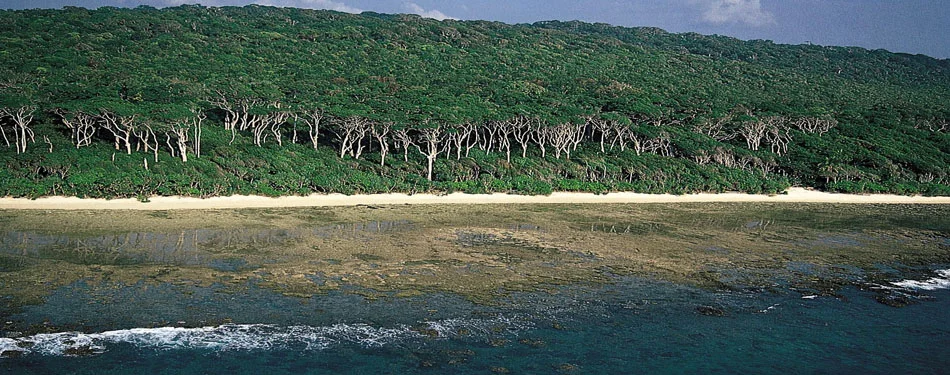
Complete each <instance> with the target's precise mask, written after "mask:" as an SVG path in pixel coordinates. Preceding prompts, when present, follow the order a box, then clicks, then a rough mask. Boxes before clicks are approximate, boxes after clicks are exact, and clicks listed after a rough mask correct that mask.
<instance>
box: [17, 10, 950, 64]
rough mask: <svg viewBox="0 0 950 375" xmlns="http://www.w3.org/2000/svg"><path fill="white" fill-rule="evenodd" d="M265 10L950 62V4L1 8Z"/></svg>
mask: <svg viewBox="0 0 950 375" xmlns="http://www.w3.org/2000/svg"><path fill="white" fill-rule="evenodd" d="M195 3H200V4H202V5H205V6H224V5H246V4H251V3H255V4H261V5H272V6H283V7H298V8H313V9H332V10H338V11H342V12H350V13H359V12H362V11H374V12H379V13H414V14H420V15H422V16H424V17H429V18H435V19H447V18H452V19H461V20H476V19H477V20H491V21H501V22H506V23H531V22H536V21H547V20H562V21H570V20H581V21H586V22H603V23H609V24H612V25H617V26H653V27H659V28H662V29H665V30H667V31H671V32H698V33H701V34H719V35H728V36H732V37H736V38H739V39H745V40H749V39H768V40H772V41H775V42H777V43H789V44H803V43H813V44H820V45H836V46H858V47H864V48H869V49H878V48H883V49H886V50H889V51H893V52H905V53H913V54H917V53H920V54H925V55H929V56H933V57H937V58H943V59H946V58H950V37H947V32H948V30H950V1H948V0H653V1H651V0H587V1H581V0H255V1H252V0H198V1H196V0H0V9H29V8H61V7H63V6H82V7H86V8H96V7H100V6H117V7H135V6H138V5H150V6H154V7H166V6H175V5H181V4H195Z"/></svg>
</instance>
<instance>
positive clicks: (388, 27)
mask: <svg viewBox="0 0 950 375" xmlns="http://www.w3.org/2000/svg"><path fill="white" fill-rule="evenodd" d="M0 57H2V58H0V130H3V132H2V133H3V138H4V142H5V145H6V146H8V147H6V148H0V163H2V164H3V169H2V170H0V195H12V196H42V195H50V194H67V195H78V196H108V197H117V196H142V197H145V196H149V195H155V194H161V195H168V194H186V195H200V196H208V195H222V194H235V193H245V194H247V193H257V194H268V195H280V194H307V193H311V192H345V193H361V192H388V191H408V192H417V191H456V190H461V191H468V192H485V191H517V192H523V193H546V192H550V191H552V190H577V191H597V192H606V191H616V190H634V191H644V192H676V193H682V192H695V191H725V190H739V191H748V192H776V191H781V190H782V189H784V188H785V187H787V186H789V185H793V184H794V185H803V186H811V187H817V188H822V189H827V190H833V191H847V192H897V193H904V194H916V193H923V194H941V195H948V194H950V187H948V183H950V167H948V166H950V134H948V133H950V125H948V121H950V104H948V103H950V101H948V99H950V61H948V60H937V59H933V58H930V57H926V56H921V55H916V56H915V55H906V54H894V53H890V52H887V51H883V50H874V51H869V50H865V49H861V48H854V47H823V46H814V45H800V46H791V45H781V44H774V43H772V42H769V41H740V40H737V39H733V38H728V37H721V36H704V35H699V34H671V33H667V32H665V31H663V30H659V29H656V28H623V27H613V26H609V25H603V24H587V23H582V22H540V23H536V24H532V25H507V24H502V23H497V22H486V21H453V20H446V21H436V20H431V19H425V18H421V17H419V16H414V15H385V14H376V13H363V14H361V15H353V14H345V13H339V12H333V11H321V10H305V9H293V8H274V7H265V6H256V5H252V6H247V7H223V8H216V7H203V6H179V7H174V8H164V9H155V8H150V7H139V8H135V9H120V8H113V7H103V8H100V9H98V10H87V9H83V8H74V7H67V8H64V9H62V10H24V11H0Z"/></svg>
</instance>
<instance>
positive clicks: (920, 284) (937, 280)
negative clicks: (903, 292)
mask: <svg viewBox="0 0 950 375" xmlns="http://www.w3.org/2000/svg"><path fill="white" fill-rule="evenodd" d="M891 284H894V285H896V286H898V287H901V288H905V289H916V290H937V289H950V269H946V270H937V277H932V278H929V279H927V280H903V281H897V282H892V283H891Z"/></svg>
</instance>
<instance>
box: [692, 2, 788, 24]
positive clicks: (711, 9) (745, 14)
mask: <svg viewBox="0 0 950 375" xmlns="http://www.w3.org/2000/svg"><path fill="white" fill-rule="evenodd" d="M697 3H698V4H700V5H702V6H703V7H704V8H705V9H704V10H703V21H706V22H709V23H712V24H717V25H721V24H726V23H742V24H746V25H749V26H756V27H758V26H766V25H772V24H775V16H774V15H773V14H772V13H771V12H769V11H767V10H765V9H762V2H761V1H760V0H699V1H697Z"/></svg>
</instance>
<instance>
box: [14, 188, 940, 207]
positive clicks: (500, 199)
mask: <svg viewBox="0 0 950 375" xmlns="http://www.w3.org/2000/svg"><path fill="white" fill-rule="evenodd" d="M744 202H759V203H842V204H950V197H923V196H902V195H886V194H880V195H877V194H875V195H856V194H839V193H826V192H821V191H815V190H809V189H806V188H800V187H793V188H790V189H788V190H787V191H786V192H785V194H779V195H762V194H745V193H699V194H685V195H672V194H643V193H630V192H616V193H609V194H602V195H597V194H594V193H572V192H555V193H552V194H551V195H513V194H504V193H496V194H465V193H452V194H448V195H434V194H413V195H408V194H404V193H394V194H366V195H343V194H314V195H309V196H285V197H277V198H271V197H264V196H244V195H235V196H228V197H211V198H193V197H180V196H171V197H152V198H149V201H148V202H141V201H139V200H137V199H133V198H124V199H102V198H96V199H88V198H76V197H43V198H38V199H35V200H34V199H28V198H9V197H4V198H0V210H147V211H162V210H194V209H236V208H290V207H340V206H358V205H403V204H599V203H613V204H637V203H744Z"/></svg>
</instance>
